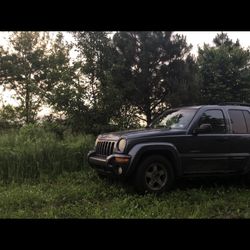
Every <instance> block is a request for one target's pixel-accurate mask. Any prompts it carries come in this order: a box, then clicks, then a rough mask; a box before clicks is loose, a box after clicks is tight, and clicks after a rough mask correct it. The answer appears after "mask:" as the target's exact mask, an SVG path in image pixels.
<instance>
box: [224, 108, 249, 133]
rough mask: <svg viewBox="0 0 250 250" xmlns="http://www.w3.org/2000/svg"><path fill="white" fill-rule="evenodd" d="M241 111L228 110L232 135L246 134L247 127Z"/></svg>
mask: <svg viewBox="0 0 250 250" xmlns="http://www.w3.org/2000/svg"><path fill="white" fill-rule="evenodd" d="M243 112H244V111H243V110H229V112H228V113H229V116H230V119H231V124H232V130H233V134H246V133H248V131H247V126H246V121H245V117H244V114H243Z"/></svg>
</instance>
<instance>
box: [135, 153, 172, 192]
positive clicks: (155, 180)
mask: <svg viewBox="0 0 250 250" xmlns="http://www.w3.org/2000/svg"><path fill="white" fill-rule="evenodd" d="M173 183H174V172H173V168H172V164H171V163H170V162H169V161H168V160H167V159H166V158H165V157H163V156H161V155H152V156H149V157H147V158H146V159H145V160H143V161H142V162H141V163H140V164H139V166H138V169H137V171H136V175H135V188H136V190H137V191H138V192H139V193H145V192H149V193H162V192H163V191H165V190H169V189H171V187H172V186H173Z"/></svg>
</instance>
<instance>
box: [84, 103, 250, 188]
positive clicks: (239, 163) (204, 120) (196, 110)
mask: <svg viewBox="0 0 250 250" xmlns="http://www.w3.org/2000/svg"><path fill="white" fill-rule="evenodd" d="M249 156H250V105H247V104H241V103H224V104H220V105H203V106H191V107H182V108H177V109H171V110H167V111H166V112H164V113H163V114H162V115H161V116H159V117H158V118H156V119H155V120H154V121H153V122H152V124H151V125H150V126H149V127H148V128H146V129H141V130H133V131H124V132H114V133H108V134H102V135H99V136H98V137H97V139H96V143H95V148H94V150H93V151H91V152H89V154H88V162H89V164H90V166H92V167H93V168H94V169H96V170H97V172H98V173H99V174H101V175H112V176H120V177H122V178H129V179H133V180H134V185H135V187H136V189H137V191H139V192H145V191H148V192H151V193H160V192H163V191H164V190H169V189H170V188H171V187H172V186H173V183H174V181H175V180H176V179H177V178H181V177H185V176H187V177H188V176H202V175H228V174H246V175H247V174H248V173H249V171H250V157H249Z"/></svg>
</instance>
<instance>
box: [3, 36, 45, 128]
mask: <svg viewBox="0 0 250 250" xmlns="http://www.w3.org/2000/svg"><path fill="white" fill-rule="evenodd" d="M48 40H49V35H48V33H46V32H13V34H12V35H11V37H10V40H9V43H10V47H9V48H8V50H4V49H3V48H1V51H0V56H1V57H0V84H3V86H4V87H5V88H7V89H13V90H15V92H16V98H17V100H19V102H20V107H19V111H20V116H21V117H22V118H24V121H25V123H32V122H34V121H35V119H36V115H37V112H38V110H39V108H40V107H41V105H42V101H43V100H42V98H41V95H40V93H41V92H40V89H41V88H43V85H44V83H45V82H44V81H45V75H44V70H45V68H46V67H47V64H46V52H47V44H48Z"/></svg>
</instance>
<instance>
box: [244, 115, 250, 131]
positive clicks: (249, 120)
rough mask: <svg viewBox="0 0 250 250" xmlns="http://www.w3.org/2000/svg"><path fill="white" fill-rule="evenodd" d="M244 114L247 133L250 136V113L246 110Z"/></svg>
mask: <svg viewBox="0 0 250 250" xmlns="http://www.w3.org/2000/svg"><path fill="white" fill-rule="evenodd" d="M243 113H244V116H245V120H246V123H247V132H248V134H250V113H249V111H246V110H244V111H243Z"/></svg>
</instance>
